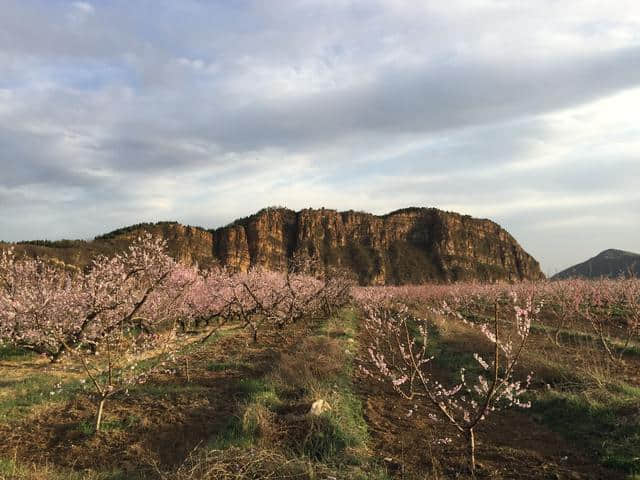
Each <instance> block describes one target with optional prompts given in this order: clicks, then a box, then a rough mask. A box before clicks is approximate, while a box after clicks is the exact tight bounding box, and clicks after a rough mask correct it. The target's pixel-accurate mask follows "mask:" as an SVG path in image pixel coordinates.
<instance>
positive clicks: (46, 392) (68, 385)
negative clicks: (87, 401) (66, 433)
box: [0, 374, 82, 421]
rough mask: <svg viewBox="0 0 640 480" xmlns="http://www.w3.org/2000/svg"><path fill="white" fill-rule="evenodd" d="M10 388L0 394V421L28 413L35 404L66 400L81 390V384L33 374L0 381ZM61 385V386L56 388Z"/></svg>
mask: <svg viewBox="0 0 640 480" xmlns="http://www.w3.org/2000/svg"><path fill="white" fill-rule="evenodd" d="M2 383H5V384H9V383H11V385H5V386H6V387H10V388H11V395H1V396H0V421H7V420H9V421H12V420H18V419H20V418H23V417H24V416H26V415H28V414H29V412H30V411H31V409H32V408H33V407H35V406H38V405H42V404H45V403H59V402H64V401H67V400H68V399H70V398H72V397H73V396H74V395H76V394H77V393H78V392H79V391H81V390H82V384H81V383H80V382H79V381H77V380H73V381H68V380H65V379H63V378H60V377H56V376H52V375H45V374H33V375H30V376H28V377H25V378H23V379H21V380H15V381H0V384H2ZM58 385H61V388H58Z"/></svg>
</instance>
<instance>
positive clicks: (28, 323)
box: [0, 235, 198, 431]
mask: <svg viewBox="0 0 640 480" xmlns="http://www.w3.org/2000/svg"><path fill="white" fill-rule="evenodd" d="M197 278H198V273H197V271H195V270H194V269H189V268H187V267H181V266H179V265H177V264H176V262H175V261H174V260H173V259H171V258H170V257H169V256H168V255H167V254H166V245H165V243H164V242H163V241H161V240H157V239H153V238H152V237H151V236H150V235H147V236H144V237H142V238H139V239H138V240H137V241H135V242H134V243H133V244H132V245H131V246H130V247H129V248H128V249H127V250H126V251H124V252H122V253H120V254H117V255H115V256H113V257H104V256H100V257H98V258H96V259H95V260H94V261H93V262H92V264H91V266H90V268H89V270H88V271H87V272H86V273H83V272H80V271H78V270H74V269H69V268H65V267H62V266H60V265H54V264H51V263H48V262H46V261H43V260H39V259H30V258H24V257H23V258H16V256H15V255H14V253H13V252H12V251H7V252H5V253H3V254H2V257H0V286H1V290H0V291H1V293H0V315H1V316H2V318H0V320H1V321H0V325H2V327H1V330H0V338H4V339H5V340H6V341H8V342H11V343H13V344H15V345H18V346H20V347H23V348H27V349H31V350H34V351H37V352H39V353H42V354H44V355H46V356H48V357H49V358H51V360H52V361H57V360H59V359H60V358H61V356H62V355H63V354H67V355H68V356H70V357H71V358H73V359H75V360H77V361H78V362H80V363H81V365H82V367H83V368H84V370H85V373H86V374H87V376H88V378H89V380H90V384H91V385H92V386H93V387H94V389H95V393H96V395H97V398H98V402H97V403H98V407H97V408H98V410H97V414H96V431H98V430H99V429H100V424H101V420H102V412H103V407H104V404H105V401H106V400H107V399H108V398H110V397H112V396H113V395H115V394H117V393H120V392H123V391H125V390H126V389H127V388H128V387H129V386H130V385H132V384H134V383H136V382H138V383H139V382H144V381H146V378H148V376H149V375H150V374H151V373H152V372H153V371H156V370H157V369H159V368H164V366H165V362H166V359H167V358H169V357H170V356H171V354H172V352H173V350H174V349H175V342H174V340H175V331H176V322H177V318H178V317H179V314H180V312H181V311H183V308H184V300H185V298H186V296H187V292H188V290H189V288H191V286H192V285H193V284H194V283H195V282H196V280H197ZM145 352H152V353H153V359H152V360H149V359H146V360H145V361H144V362H142V361H141V359H142V357H143V355H144V354H145Z"/></svg>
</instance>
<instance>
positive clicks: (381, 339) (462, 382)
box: [361, 296, 538, 472]
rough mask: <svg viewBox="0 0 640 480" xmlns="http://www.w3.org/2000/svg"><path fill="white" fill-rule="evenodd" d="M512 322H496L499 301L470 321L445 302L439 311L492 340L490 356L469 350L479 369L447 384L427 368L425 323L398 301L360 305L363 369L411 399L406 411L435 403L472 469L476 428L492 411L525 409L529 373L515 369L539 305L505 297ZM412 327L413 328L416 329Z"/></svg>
mask: <svg viewBox="0 0 640 480" xmlns="http://www.w3.org/2000/svg"><path fill="white" fill-rule="evenodd" d="M509 299H510V306H511V313H512V315H511V316H512V318H513V320H514V322H513V326H512V328H511V330H510V331H509V332H506V331H505V332H503V331H502V327H501V326H500V325H501V324H500V322H499V306H498V302H496V303H495V306H494V308H495V311H494V321H493V322H492V324H490V325H488V324H482V325H480V326H476V325H475V324H469V323H468V322H467V321H466V320H465V319H464V317H463V316H462V315H460V314H459V313H458V312H456V311H455V310H453V309H451V308H450V307H448V306H446V305H445V307H444V309H442V310H440V311H439V312H438V313H439V314H443V313H444V314H446V315H448V316H452V317H454V318H456V319H458V320H460V321H463V322H465V323H467V324H468V325H470V326H471V327H472V328H477V329H478V331H479V332H481V333H482V335H483V336H484V337H485V338H486V339H487V340H488V341H489V342H490V343H491V344H492V345H493V348H492V351H493V352H492V356H491V358H487V359H485V358H483V357H482V356H481V355H480V354H478V353H474V355H473V357H474V359H475V361H476V362H477V364H478V369H479V371H480V372H481V373H478V374H475V375H474V374H472V373H471V372H469V371H466V370H465V369H461V370H460V372H459V381H458V382H457V383H455V384H453V385H449V386H446V385H444V384H443V383H441V382H440V381H439V380H438V379H436V378H434V376H433V375H432V373H431V371H430V362H431V361H432V360H433V357H431V356H430V354H429V349H428V345H429V338H428V322H427V321H426V320H425V319H419V318H415V317H414V316H413V315H411V314H409V312H408V309H407V308H406V307H405V306H403V305H400V306H396V307H391V308H390V307H382V308H380V307H378V306H376V305H366V306H365V308H364V321H363V330H364V338H365V342H366V343H365V345H366V351H367V355H366V357H365V358H364V359H363V362H362V364H361V369H362V371H363V372H364V373H365V374H366V375H369V376H372V377H373V378H375V379H377V380H378V381H380V382H384V383H387V384H389V385H391V387H392V388H393V390H394V391H395V392H396V393H398V394H399V395H401V396H402V397H403V398H405V399H407V400H410V401H413V402H415V404H414V408H413V409H411V410H410V411H409V412H408V415H409V416H411V415H416V414H420V412H421V411H422V410H423V409H424V404H423V403H422V402H427V403H429V404H431V405H432V406H434V407H435V409H436V411H437V413H438V414H439V416H440V417H441V418H442V419H444V420H446V421H447V422H449V423H450V424H451V425H453V426H454V427H455V428H456V429H457V430H458V431H459V432H460V433H461V434H462V435H464V437H465V438H466V441H467V448H468V456H469V466H470V469H471V471H472V472H474V471H475V468H476V461H475V451H476V447H475V429H476V427H477V425H478V424H479V423H480V422H482V421H483V420H485V419H486V418H487V416H488V415H489V414H490V413H491V412H495V411H498V410H500V409H502V408H505V407H510V406H518V407H523V408H527V407H529V406H530V404H529V403H528V402H525V401H523V400H522V395H523V394H524V393H525V391H526V390H527V387H528V386H529V382H530V380H531V376H529V377H527V379H526V380H525V381H517V380H515V379H514V369H515V367H516V364H517V363H518V360H519V358H520V356H521V354H522V351H523V349H524V347H525V344H526V342H527V339H528V337H529V330H530V326H531V320H532V317H533V316H534V315H535V314H536V313H537V311H538V308H537V307H536V306H534V304H533V302H532V301H531V300H530V299H526V300H525V301H524V302H522V304H520V303H519V302H518V299H517V297H516V296H512V297H509ZM416 332H417V333H416Z"/></svg>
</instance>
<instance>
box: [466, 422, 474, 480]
mask: <svg viewBox="0 0 640 480" xmlns="http://www.w3.org/2000/svg"><path fill="white" fill-rule="evenodd" d="M467 442H468V443H467V446H468V449H469V469H470V470H471V475H472V476H473V478H475V477H476V438H475V433H474V431H473V428H470V429H469V430H467Z"/></svg>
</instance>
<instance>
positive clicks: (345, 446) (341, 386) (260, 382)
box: [207, 310, 386, 480]
mask: <svg viewBox="0 0 640 480" xmlns="http://www.w3.org/2000/svg"><path fill="white" fill-rule="evenodd" d="M355 325H356V316H355V312H353V311H350V310H345V311H342V312H340V315H339V316H338V317H336V318H333V319H330V320H328V321H326V322H323V323H322V324H320V325H318V326H317V327H316V329H315V331H314V332H313V334H311V335H310V336H308V337H305V338H301V340H300V345H299V348H298V349H297V351H296V352H293V353H286V354H283V355H281V357H280V361H279V362H278V363H277V364H276V365H275V368H274V369H273V371H271V372H270V373H267V374H265V375H264V376H263V377H261V378H245V379H243V380H241V381H240V382H239V383H238V385H237V390H238V396H239V398H240V400H239V408H238V414H237V415H235V416H233V417H230V418H229V421H228V422H227V423H226V424H225V425H224V427H223V428H222V429H221V431H220V432H219V433H218V434H217V435H216V436H215V437H214V438H212V439H211V441H210V442H209V444H208V446H207V451H209V452H225V451H232V450H233V449H240V451H241V452H247V451H249V450H250V449H259V451H260V452H263V453H264V452H267V451H269V452H271V454H273V450H272V449H273V448H274V447H277V451H278V452H279V453H278V455H280V456H281V457H282V460H280V461H281V462H284V463H287V462H294V463H296V465H303V464H304V465H307V467H306V468H305V472H304V473H302V472H300V473H298V474H297V475H296V478H326V477H324V476H318V477H316V475H318V474H319V472H334V473H336V472H337V477H336V478H354V479H358V478H360V479H363V480H364V479H383V478H386V476H385V473H384V471H383V470H382V469H380V468H379V467H378V466H377V465H376V463H375V461H373V460H372V458H371V456H370V453H369V451H368V450H367V448H366V445H367V442H368V433H367V425H366V422H365V420H364V417H363V408H362V404H361V401H360V399H359V397H358V396H357V395H356V393H355V391H354V387H353V384H352V374H353V370H354V365H353V356H354V354H355V353H356V351H357V344H356V342H355V334H356V330H355ZM236 367H237V363H236V362H228V363H227V362H215V363H211V364H209V367H208V369H209V370H213V371H219V370H223V369H232V368H236ZM318 399H323V400H325V401H326V402H327V403H328V404H329V405H330V406H331V409H330V410H328V411H326V412H324V413H322V414H321V415H319V416H311V415H307V414H306V412H307V411H308V409H309V405H310V404H311V403H313V402H314V401H315V400H318ZM296 409H297V410H296ZM294 410H295V411H296V413H291V412H293V411H294ZM287 412H288V413H287ZM265 449H267V450H265ZM215 455H217V456H219V455H224V454H217V453H216V454H215ZM260 455H261V453H256V456H257V457H260ZM284 459H287V460H284ZM300 462H302V463H300ZM234 478H235V477H234ZM242 478H244V477H242ZM256 478H257V477H256Z"/></svg>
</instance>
